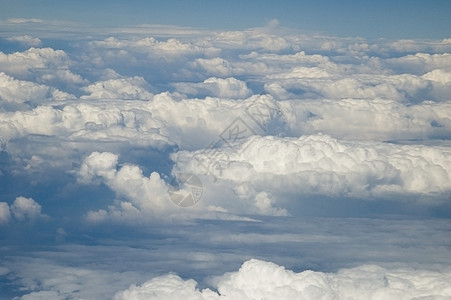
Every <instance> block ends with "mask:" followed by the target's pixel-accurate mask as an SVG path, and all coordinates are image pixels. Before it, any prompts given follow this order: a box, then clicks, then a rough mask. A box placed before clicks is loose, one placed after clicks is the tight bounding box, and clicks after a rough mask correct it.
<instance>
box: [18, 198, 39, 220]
mask: <svg viewBox="0 0 451 300" xmlns="http://www.w3.org/2000/svg"><path fill="white" fill-rule="evenodd" d="M11 212H12V213H13V215H14V217H15V218H16V219H18V220H20V221H22V220H25V219H30V220H35V219H37V218H41V217H44V216H45V215H43V214H42V213H41V205H40V204H39V203H37V202H36V201H34V200H33V199H32V198H25V197H17V198H16V200H14V202H13V204H12V205H11Z"/></svg>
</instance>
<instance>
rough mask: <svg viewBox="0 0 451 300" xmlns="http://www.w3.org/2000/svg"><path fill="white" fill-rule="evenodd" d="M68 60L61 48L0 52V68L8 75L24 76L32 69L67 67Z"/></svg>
mask: <svg viewBox="0 0 451 300" xmlns="http://www.w3.org/2000/svg"><path fill="white" fill-rule="evenodd" d="M69 65H70V60H69V58H68V56H67V54H66V53H65V52H64V51H63V50H54V49H52V48H33V47H32V48H30V49H28V50H26V51H24V52H15V53H11V54H5V53H3V52H0V69H1V70H2V71H3V72H5V73H6V74H8V75H12V76H21V77H26V76H27V75H30V74H31V72H32V70H34V69H61V68H64V69H67V68H68V67H69Z"/></svg>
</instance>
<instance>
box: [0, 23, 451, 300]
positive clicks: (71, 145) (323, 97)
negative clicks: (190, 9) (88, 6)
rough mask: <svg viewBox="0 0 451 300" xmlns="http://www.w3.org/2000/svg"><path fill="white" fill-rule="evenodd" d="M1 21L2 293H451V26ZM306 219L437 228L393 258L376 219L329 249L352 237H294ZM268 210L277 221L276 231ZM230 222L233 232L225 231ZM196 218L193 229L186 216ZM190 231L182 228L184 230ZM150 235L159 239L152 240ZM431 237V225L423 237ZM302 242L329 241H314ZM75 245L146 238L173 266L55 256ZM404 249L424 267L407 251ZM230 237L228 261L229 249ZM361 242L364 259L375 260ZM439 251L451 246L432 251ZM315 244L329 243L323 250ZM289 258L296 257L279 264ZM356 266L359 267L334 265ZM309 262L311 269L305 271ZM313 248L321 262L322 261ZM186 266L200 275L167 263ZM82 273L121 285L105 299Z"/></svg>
mask: <svg viewBox="0 0 451 300" xmlns="http://www.w3.org/2000/svg"><path fill="white" fill-rule="evenodd" d="M1 24H3V25H5V26H7V27H5V28H9V29H10V30H11V32H10V33H5V32H6V31H2V32H1V34H2V35H1V36H0V46H1V47H2V48H0V238H2V239H3V240H4V241H5V243H2V246H1V247H0V253H1V255H2V260H1V261H0V276H3V277H2V278H0V283H3V282H6V283H8V284H7V285H5V286H6V288H3V287H1V286H0V294H1V293H2V292H4V291H5V292H6V291H7V292H9V293H10V295H11V298H12V297H14V296H17V297H20V296H23V297H22V298H23V299H39V297H41V298H43V297H44V298H52V297H53V298H55V299H59V298H65V297H66V298H67V297H69V296H71V295H75V294H76V295H77V297H78V296H80V297H81V298H83V297H85V296H86V297H88V298H89V297H91V296H92V297H94V296H95V297H100V298H111V297H112V296H113V295H114V294H115V293H116V296H115V297H116V298H117V299H141V298H143V299H144V298H146V299H147V298H148V297H151V296H152V297H154V298H155V299H159V298H161V299H172V298H174V299H177V298H179V296H180V295H182V294H183V296H184V297H187V298H188V299H190V297H191V298H193V299H219V298H220V299H260V298H263V297H267V298H269V299H276V298H281V297H282V298H306V299H310V298H311V299H317V298H321V297H322V298H328V299H329V298H346V297H354V298H372V297H373V298H381V299H387V298H393V299H395V298H398V299H399V298H401V299H402V298H403V297H404V298H406V299H411V298H415V297H437V298H440V297H441V296H443V297H447V296H448V297H449V296H450V295H449V294H450V287H449V283H448V282H449V281H450V278H449V277H450V273H449V260H447V259H445V257H447V255H448V257H449V243H448V242H447V241H446V238H444V237H445V236H448V234H449V228H448V227H447V226H435V225H434V226H433V225H431V224H434V223H433V220H435V219H436V218H442V219H443V220H447V219H449V218H450V217H451V210H450V207H451V202H450V201H451V199H450V194H451V117H450V116H451V99H450V94H451V39H449V38H448V39H443V40H385V39H380V40H374V41H370V40H365V39H363V38H338V37H331V36H324V35H315V34H313V33H312V34H304V33H299V32H295V31H293V30H289V29H287V28H281V27H279V26H277V22H271V24H269V25H268V26H266V27H262V28H251V29H247V30H240V31H238V30H237V31H209V30H200V29H193V28H191V29H188V28H179V27H171V26H169V27H162V26H141V27H135V28H118V29H117V30H114V31H113V30H109V29H102V30H101V29H96V30H93V29H92V28H86V27H77V26H79V25H76V24H72V25H73V26H74V27H73V29H72V31H71V30H70V29H69V28H66V29H65V30H66V31H65V32H64V34H66V35H67V34H70V41H69V40H67V39H68V37H67V36H66V37H65V38H62V36H61V34H62V32H61V31H58V30H54V31H51V30H48V29H49V28H52V26H54V25H55V24H57V23H47V22H45V21H42V20H22V19H20V20H9V21H1ZM31 25H32V27H36V28H35V29H33V28H32V27H30V26H31ZM66 25H67V24H66ZM21 29H22V31H21ZM23 29H26V31H23ZM77 30H80V31H77ZM16 32H21V33H20V34H15V33H16ZM23 32H27V34H26V35H24V34H23ZM181 179H186V180H187V181H186V182H181ZM189 180H191V181H189ZM180 199H182V200H184V201H185V200H187V201H188V202H189V201H191V202H189V203H192V204H194V205H192V206H190V207H184V206H189V205H181V203H182V202H180V201H179V200H180ZM185 203H186V202H185ZM305 216H310V217H317V216H324V217H326V218H329V217H330V218H335V217H338V218H341V217H343V222H344V223H343V224H344V225H343V224H342V226H343V228H347V229H349V230H351V226H348V225H349V224H351V223H352V222H353V221H351V220H350V219H347V218H350V217H368V218H372V217H374V218H375V219H377V220H379V219H378V218H379V217H382V219H384V218H387V219H391V218H396V217H397V216H401V217H402V218H406V219H407V220H409V221H407V223H408V224H412V222H413V221H412V220H415V219H416V218H418V217H421V218H423V219H422V221H421V222H424V223H422V224H423V225H424V227H421V226H420V227H421V228H420V229H421V230H420V231H421V232H413V233H412V232H410V231H409V237H408V239H409V240H408V243H407V242H406V243H407V244H406V245H407V246H406V245H405V244H403V243H404V242H405V238H406V237H405V236H404V234H405V232H404V231H395V233H396V234H395V235H394V236H390V241H394V240H396V241H398V240H399V241H400V242H399V243H400V245H396V247H393V248H391V250H392V252H390V253H389V252H387V256H381V255H379V253H384V251H385V250H386V248H385V246H384V243H383V241H384V239H383V238H381V236H384V234H382V233H381V234H379V233H380V232H388V231H390V230H391V229H390V228H389V227H387V228H384V230H381V231H380V232H379V231H378V234H375V236H374V241H377V243H376V242H374V241H370V240H368V239H366V238H364V237H366V235H368V233H369V232H372V230H374V228H375V227H377V226H376V225H374V224H373V225H374V226H373V225H371V226H368V227H365V229H364V230H362V231H358V230H356V231H352V230H351V231H352V233H353V236H347V237H346V239H344V240H343V244H340V247H341V248H340V249H341V251H340V252H339V258H338V256H334V255H333V253H328V254H327V255H325V254H324V252H322V249H323V248H327V247H328V246H331V245H332V244H333V246H334V247H336V246H337V245H336V244H334V243H335V242H336V240H334V239H333V238H331V237H330V236H328V237H327V239H325V238H323V237H324V235H321V234H316V231H315V230H317V229H316V227H315V226H313V225H311V224H310V223H308V222H307V223H303V224H302V226H303V227H302V228H301V229H302V230H304V228H308V230H309V232H310V235H308V236H307V237H306V236H305V235H301V237H299V236H298V235H297V234H299V232H292V230H293V229H291V227H294V228H297V227H296V226H298V225H299V224H297V223H295V224H289V225H286V227H283V226H281V225H280V224H281V223H277V222H282V221H281V220H285V219H287V220H291V219H290V218H293V219H302V218H303V217H305ZM270 218H274V219H270ZM267 220H278V221H276V222H275V223H274V227H271V226H272V225H273V224H270V225H271V226H270V227H266V226H269V225H268V224H266V222H267ZM384 220H385V219H384ZM423 220H426V221H423ZM431 220H432V221H431ZM443 220H442V221H443ZM199 222H200V223H199ZM202 222H204V223H202ZM215 222H224V223H220V224H224V226H225V228H221V229H220V230H218V229H217V228H216V229H215V230H216V231H214V232H209V230H210V229H211V228H215V227H214V226H215V224H216V223H215ZM329 222H330V223H329ZM334 222H335V221H334ZM334 222H332V221H330V220H327V221H324V222H321V225H322V226H325V227H327V225H328V224H335V223H334ZM409 222H410V223H409ZM388 223H389V222H388ZM193 224H196V225H195V227H194V231H195V232H194V233H193V232H189V231H188V230H187V229H185V227H184V226H194V225H193ZM199 224H201V225H199ZM242 224H245V225H242ZM278 224H279V225H278ZM340 224H341V223H340ZM346 224H348V225H346ZM390 224H391V223H390ZM403 224H404V223H403ZM440 224H442V223H440ZM204 225H205V226H204ZM110 226H112V227H111V228H110ZM177 226H181V227H177ZM240 226H242V227H240ZM279 226H281V227H279ZM331 226H332V227H334V226H335V225H331ZM340 226H341V225H340ZM396 226H397V225H396ZM400 226H401V225H400ZM402 226H407V225H402ZM402 226H401V227H402ZM439 227H440V229H439ZM118 228H119V229H118ZM174 228H177V232H180V233H179V235H176V236H170V237H169V233H168V232H172V230H175V229H174ZM186 228H188V227H186ZM281 228H283V229H281ZM235 229H237V230H238V231H235ZM301 229H299V230H301ZM333 229H334V230H335V229H336V228H333ZM115 230H117V235H116V232H114V234H112V233H111V232H112V231H115ZM135 230H138V231H136V232H135ZM153 230H154V231H155V232H154V231H153ZM305 230H307V229H305ZM71 232H72V233H71ZM74 232H75V233H74ZM149 232H151V234H150V233H149ZM332 232H333V230H332ZM424 232H427V233H428V234H427V235H424ZM141 233H142V234H141ZM147 234H150V235H151V236H152V238H151V240H152V247H150V246H148V245H147V244H146V241H145V240H141V238H143V236H146V235H147ZM152 234H154V235H152ZM196 234H198V235H199V236H202V237H203V240H202V239H201V238H199V236H197V235H196ZM322 234H324V233H322ZM329 234H330V232H329ZM119 235H124V236H127V237H128V240H119V239H116V237H117V236H119ZM193 235H194V237H193ZM396 235H397V236H396ZM370 236H372V235H370ZM418 236H421V238H422V239H425V236H427V237H428V238H427V239H425V241H426V240H427V242H424V243H422V244H421V246H419V247H416V246H415V245H418V244H416V242H414V241H415V240H416V237H418ZM130 237H133V238H130ZM205 237H208V240H206V239H205ZM384 237H385V236H384ZM305 239H307V240H308V241H314V242H311V243H312V245H310V244H309V246H308V251H307V252H308V254H305V253H304V252H302V251H303V250H305V249H306V248H304V246H305V244H303V243H305V241H306V240H305ZM68 240H69V241H70V245H71V246H68V247H69V248H71V247H72V246H73V247H74V249H82V248H83V247H84V246H86V244H89V245H92V247H94V248H95V247H96V246H95V244H96V243H97V242H98V243H103V244H102V247H105V248H107V249H109V248H108V247H110V246H111V247H113V246H112V245H114V247H116V246H117V247H118V249H125V248H121V247H122V246H123V245H121V244H122V243H129V242H132V243H137V244H138V245H137V248H136V249H138V248H139V249H141V250H139V251H142V252H140V254H142V255H144V256H143V257H147V258H148V259H149V260H152V261H153V260H158V261H161V264H159V265H158V268H157V269H158V272H157V271H155V272H154V273H151V274H150V273H146V272H145V271H143V270H142V269H140V267H139V266H140V262H139V261H136V260H131V261H133V262H129V263H126V262H123V265H121V267H120V268H119V267H118V266H112V263H111V262H108V263H105V264H104V265H102V266H99V265H96V263H91V262H90V261H89V260H90V259H91V260H92V261H98V259H99V258H101V257H102V255H104V254H99V253H100V252H95V253H96V254H93V255H92V256H89V257H88V258H86V260H82V259H81V258H80V257H79V256H78V254H76V251H73V249H71V250H70V251H69V250H67V248H64V249H65V250H63V251H62V253H69V254H70V255H69V254H68V256H67V257H65V259H66V260H70V259H74V261H72V262H71V263H68V262H67V261H65V260H64V259H61V260H62V261H60V264H58V263H56V262H54V261H52V259H51V258H52V257H56V256H57V255H55V253H57V252H58V253H59V251H60V249H61V248H58V249H57V250H55V249H56V248H52V247H64V246H66V244H65V243H66V241H68ZM100 241H101V242H100ZM193 241H195V243H194V242H193ZM356 241H358V243H357V242H356ZM185 242H186V243H188V244H189V245H190V246H189V249H187V250H189V251H190V255H189V257H188V258H187V260H186V261H183V260H181V259H180V257H184V255H183V251H181V250H180V249H182V248H183V247H184V245H186V243H185ZM262 243H263V244H262ZM266 243H270V245H269V248H268V250H266V248H265V246H268V245H267V244H266ZM297 243H300V244H301V246H302V247H301V246H299V248H292V247H294V246H296V247H297V246H298V244H297ZM173 244H176V246H175V247H176V248H177V247H178V248H177V249H171V248H170V247H169V246H168V245H173ZM359 244H361V245H360V246H359ZM346 245H348V246H349V245H353V246H352V251H351V250H350V249H348V250H349V251H348V250H347V251H345V250H344V249H346ZM232 246H233V247H232ZM77 247H78V248H77ZM102 247H99V248H95V249H96V250H99V249H100V248H102ZM167 247H169V248H167ZM196 247H197V248H196ZM349 247H351V246H349ZM406 247H407V248H408V249H409V251H410V252H409V256H408V258H409V259H408V260H406V261H404V260H402V259H401V258H400V257H399V256H396V255H395V254H393V253H394V252H399V251H403V250H402V249H404V250H405V249H406ZM223 248H226V251H225V252H224V253H222V252H221V255H222V256H223V257H224V264H225V265H227V268H226V267H222V268H221V267H220V265H221V260H218V257H217V256H215V253H216V252H217V249H223ZM357 248H358V249H362V248H364V249H365V252H366V253H367V254H365V255H366V256H363V258H361V259H360V258H359V260H358V264H357V263H356V262H355V261H354V260H355V257H356V256H357V255H356V250H355V249H357ZM370 248H374V249H375V250H374V253H378V256H377V259H375V258H374V257H373V256H372V255H373V254H374V253H373V252H372V251H371V249H370ZM102 249H103V248H102ZM127 249H128V248H127ZM136 249H135V250H136ZM162 249H163V250H164V251H163V250H162ZM293 249H296V251H295V250H293ZM400 249H401V250H400ZM425 249H428V251H426V250H425ZM66 250H67V252H65V251H66ZM129 250H130V249H129ZM129 250H127V251H129ZM135 250H132V252H133V251H135ZM171 250H172V251H173V252H171ZM102 251H103V250H102ZM136 251H138V250H136ZM425 251H426V252H427V253H433V254H435V255H437V256H438V257H433V258H432V257H431V258H430V259H429V260H428V258H427V255H425ZM113 252H114V251H113ZM154 252H156V253H158V255H157V256H155V255H154ZM315 252H317V253H322V254H323V256H322V257H320V258H318V257H315V259H313V257H314V254H313V253H315ZM18 253H20V254H18ZM287 253H288V254H287ZM303 253H304V254H303ZM60 254H61V253H60ZM164 254H168V255H169V254H171V255H172V256H171V260H170V261H165V259H164ZM257 254H258V255H257ZM318 255H319V254H318ZM337 255H338V254H337ZM107 256H110V257H113V256H114V255H113V254H112V252H108V255H107ZM3 257H5V258H4V259H3ZM128 257H131V256H128ZM252 257H260V258H263V260H255V259H253V260H249V259H251V258H252ZM425 257H426V258H425ZM373 258H374V261H373ZM420 258H421V259H420ZM27 259H29V260H27ZM277 259H280V260H278V263H279V261H280V262H281V263H279V264H281V265H282V264H283V265H285V266H286V269H285V268H284V267H281V266H278V265H275V264H273V263H270V262H267V261H276V260H277ZM340 259H341V261H340V262H341V264H340V268H341V269H342V270H340V271H337V269H333V270H331V272H329V271H330V270H324V269H321V268H322V267H324V268H325V266H330V265H337V264H338V263H337V260H340ZM391 259H392V260H391ZM301 260H305V264H304V263H302V265H303V267H302V268H297V271H296V272H294V271H289V270H288V269H293V268H292V266H293V265H296V264H298V265H299V264H301V263H300V261H301ZM313 260H314V261H315V263H316V264H318V263H317V262H318V261H320V260H322V261H323V263H322V264H321V265H320V266H319V267H318V271H315V272H313V271H306V270H307V269H309V268H308V266H311V265H312V264H313V263H312V262H311V261H313ZM401 260H402V261H403V264H402V266H397V265H396V263H397V262H400V261H401ZM22 261H27V262H28V261H29V262H30V264H29V267H30V268H27V267H26V264H24V263H22ZM243 261H245V263H244V264H243V265H242V267H241V268H240V269H239V270H238V271H237V270H236V267H237V266H238V264H241V263H242V262H243ZM418 261H421V265H420V266H418V265H413V266H412V264H413V263H414V262H418ZM374 262H375V263H376V264H377V265H378V266H376V265H375V264H374ZM387 262H390V263H391V265H390V266H386V265H384V266H381V265H383V264H384V263H387ZM78 263H81V264H82V265H83V267H80V268H76V267H74V265H76V264H78ZM165 263H166V265H165ZM309 263H310V265H309ZM435 264H441V265H442V268H438V269H437V268H436V266H435ZM43 266H48V267H49V268H50V270H53V271H54V272H55V274H66V275H67V274H75V275H73V276H74V277H70V276H68V277H67V278H66V277H64V276H60V277H61V278H58V279H56V278H55V276H53V273H52V275H49V274H50V273H51V272H47V273H48V274H47V273H45V274H44V273H42V272H38V270H41V269H42V268H43ZM154 266H155V265H152V267H154ZM200 266H203V267H200ZM316 266H318V265H316ZM348 266H349V267H348ZM232 267H233V269H232ZM351 267H352V268H351ZM33 268H34V269H33ZM215 268H216V270H217V271H218V272H219V271H220V272H221V274H222V273H226V272H232V273H226V274H225V275H223V276H221V277H220V278H219V277H218V278H215V279H211V278H208V279H206V277H208V276H217V275H221V274H218V273H215V272H212V271H211V270H213V269H215ZM409 268H410V269H409ZM42 270H43V269H42ZM199 270H201V271H202V272H201V273H198V275H197V276H198V277H196V274H195V273H196V272H197V271H199ZM170 271H176V272H177V273H179V274H184V275H181V277H179V276H178V275H175V274H172V273H171V274H169V275H163V274H167V273H168V272H170ZM322 271H324V272H322ZM199 272H200V271H199ZM124 274H125V275H124ZM127 274H129V275H131V277H130V278H129V279H127V276H126V275H127ZM84 275H86V276H87V278H102V280H101V284H102V285H103V286H108V285H114V284H115V283H120V284H119V285H118V286H117V289H115V290H114V291H112V290H111V289H108V288H104V289H102V291H101V292H99V294H96V293H95V292H94V291H93V290H95V289H94V288H92V286H90V283H89V282H88V281H86V280H84V279H82V278H83V276H84ZM146 278H153V279H150V280H149V281H146V282H145V280H146ZM182 278H194V279H195V280H194V279H188V280H186V279H182ZM196 281H197V282H200V285H202V287H203V288H197V287H196V284H197V282H196ZM206 281H208V284H206ZM131 283H135V284H134V285H131V286H130V287H129V288H127V286H129V285H130V284H131ZM206 286H209V287H210V289H204V287H206ZM119 290H121V291H119ZM93 295H94V296H93ZM74 297H75V296H74ZM0 298H1V297H0Z"/></svg>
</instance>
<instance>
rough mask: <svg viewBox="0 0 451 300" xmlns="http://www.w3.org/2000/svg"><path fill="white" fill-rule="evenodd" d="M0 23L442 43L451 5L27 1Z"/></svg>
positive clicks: (435, 1)
mask: <svg viewBox="0 0 451 300" xmlns="http://www.w3.org/2000/svg"><path fill="white" fill-rule="evenodd" d="M2 2H3V5H2V11H1V12H0V18H2V19H8V18H39V19H47V20H66V21H71V22H83V23H88V24H93V25H96V26H118V25H120V26H125V25H138V24H165V25H178V26H184V27H196V28H208V29H223V30H230V29H242V28H250V27H256V26H264V25H265V24H267V23H268V22H269V21H270V20H272V19H277V20H279V22H280V24H281V26H286V27H289V28H295V29H298V30H307V31H315V32H322V33H324V34H331V35H336V36H342V37H348V36H360V37H364V38H372V39H377V38H395V39H401V38H421V39H427V38H434V39H440V38H446V37H449V35H450V33H451V29H450V28H451V21H450V19H451V13H450V11H451V4H450V3H449V1H446V0H432V1H427V2H425V1H420V0H413V1H406V0H401V1H388V0H382V1H371V2H369V1H354V0H345V1H339V2H337V1H331V0H320V1H310V0H309V1H278V2H274V1H264V2H262V1H238V0H232V1H217V0H214V1H205V0H194V1H175V0H169V1H156V0H152V1H137V0H133V1H127V2H124V1H119V0H112V1H111V0H100V1H95V2H93V1H85V0H81V1H75V2H74V1H52V0H44V1H33V0H19V1H13V0H2Z"/></svg>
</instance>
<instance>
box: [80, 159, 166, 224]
mask: <svg viewBox="0 0 451 300" xmlns="http://www.w3.org/2000/svg"><path fill="white" fill-rule="evenodd" d="M117 161H118V156H117V155H114V154H112V153H108V152H104V153H99V152H94V153H91V154H90V155H89V156H88V157H86V158H85V160H84V161H83V163H82V165H81V167H80V171H79V172H78V175H79V179H80V180H81V181H82V182H85V183H86V182H91V181H92V180H93V179H96V178H97V179H100V180H101V181H102V182H104V183H105V184H106V185H107V186H109V187H110V188H111V189H112V190H113V191H115V192H116V193H117V195H118V196H119V197H121V196H122V197H125V199H126V201H121V202H120V203H119V204H118V206H117V207H115V206H110V211H109V212H108V214H109V215H111V217H112V218H113V219H118V220H120V219H125V220H133V219H134V220H135V221H136V220H137V219H144V218H145V217H156V216H157V214H158V213H163V212H164V211H165V210H166V211H167V210H170V209H171V208H173V204H172V203H171V200H170V199H169V194H168V187H167V185H166V183H165V182H164V180H163V179H161V178H160V175H159V174H158V173H156V172H152V173H151V174H150V176H149V177H146V176H144V175H143V173H142V170H141V169H140V168H139V167H137V166H134V165H128V164H125V165H123V166H122V167H121V168H120V169H118V170H116V168H117ZM129 201H130V202H129ZM106 216H107V212H106V211H105V210H100V211H97V212H89V213H88V214H87V219H88V220H89V221H94V222H95V221H102V220H103V219H104V218H105V217H106Z"/></svg>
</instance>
